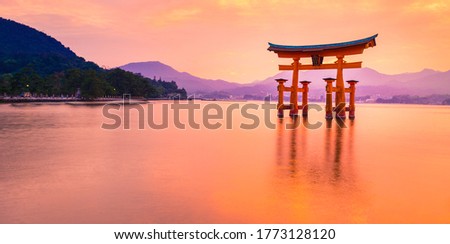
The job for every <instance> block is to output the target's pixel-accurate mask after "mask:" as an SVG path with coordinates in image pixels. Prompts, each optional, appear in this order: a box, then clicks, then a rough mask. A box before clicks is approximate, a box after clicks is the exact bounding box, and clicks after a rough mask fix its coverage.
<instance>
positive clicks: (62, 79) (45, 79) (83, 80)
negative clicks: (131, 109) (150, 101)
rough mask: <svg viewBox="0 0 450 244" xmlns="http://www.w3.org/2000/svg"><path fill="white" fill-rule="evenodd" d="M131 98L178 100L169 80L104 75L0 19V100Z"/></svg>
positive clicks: (57, 45)
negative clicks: (75, 96) (25, 97)
mask: <svg viewBox="0 0 450 244" xmlns="http://www.w3.org/2000/svg"><path fill="white" fill-rule="evenodd" d="M78 89H80V90H81V94H82V97H84V98H87V99H95V98H97V97H103V96H121V95H122V94H124V93H129V94H131V95H132V96H135V97H136V96H138V97H148V98H150V97H151V98H160V97H167V96H174V95H177V94H178V95H179V97H186V91H185V90H184V89H179V88H178V86H177V84H176V83H175V82H173V81H171V82H166V81H163V80H156V79H149V78H145V77H143V76H141V75H138V74H133V73H131V72H127V71H124V70H120V69H112V70H105V69H102V68H100V67H99V66H98V65H97V64H95V63H93V62H86V61H85V60H84V59H83V58H81V57H78V56H77V55H76V54H75V53H74V52H72V51H71V50H70V49H69V48H67V47H65V46H64V45H63V44H61V43H60V42H59V41H57V40H56V39H54V38H53V37H50V36H48V35H47V34H45V33H43V32H40V31H38V30H36V29H33V28H31V27H28V26H25V25H23V24H20V23H17V22H15V21H12V20H7V19H3V18H1V17H0V96H2V95H4V94H6V95H7V96H17V95H20V94H24V93H25V92H29V93H31V94H33V95H35V96H52V95H57V96H59V95H61V94H62V95H73V94H75V93H76V92H77V90H78Z"/></svg>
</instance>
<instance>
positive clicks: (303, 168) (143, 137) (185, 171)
mask: <svg viewBox="0 0 450 244" xmlns="http://www.w3.org/2000/svg"><path fill="white" fill-rule="evenodd" d="M163 103H167V102H155V105H154V108H155V111H154V114H155V116H156V117H157V118H158V120H160V119H161V111H160V110H161V109H162V106H161V105H162V104H163ZM200 104H201V105H202V106H205V105H206V104H207V103H205V102H202V103H200ZM217 104H219V105H220V107H221V108H223V109H224V110H226V109H227V108H228V107H229V106H230V105H231V103H227V102H217ZM256 104H260V102H256ZM243 105H245V103H240V104H239V106H240V107H242V106H243ZM115 113H116V114H120V111H119V112H117V111H115ZM169 113H171V111H169ZM250 113H253V114H257V115H258V116H260V118H263V110H250ZM137 114H138V113H137V112H136V111H133V112H132V114H131V115H132V116H131V120H132V121H131V129H129V130H124V129H123V128H122V127H123V126H122V127H121V128H119V129H115V130H105V129H102V128H101V125H102V123H112V120H110V119H107V118H104V117H103V116H102V107H101V106H73V105H66V104H59V105H57V104H50V105H45V104H44V105H35V104H19V105H15V106H13V105H8V104H3V105H0V222H1V223H450V190H449V186H450V150H449V145H450V126H449V123H450V107H443V106H418V105H366V104H358V105H357V113H356V116H357V118H356V119H355V120H354V121H350V120H348V119H347V120H346V121H345V126H346V127H347V128H341V126H342V124H338V123H336V120H333V122H332V123H330V124H327V123H326V122H325V119H324V111H320V112H316V111H311V113H310V116H309V120H310V122H311V123H315V122H321V123H323V125H322V126H321V127H320V128H318V129H314V130H311V129H307V128H305V126H303V125H302V124H303V123H304V121H303V120H302V119H299V120H297V121H296V123H298V125H299V126H298V127H297V128H296V129H285V128H284V126H285V125H286V124H291V123H293V121H292V119H291V118H289V117H287V118H284V119H282V120H279V119H277V118H276V114H275V111H273V112H272V114H271V116H270V118H271V120H272V122H273V123H275V124H276V125H277V126H276V128H275V129H270V128H267V127H266V126H264V124H260V125H259V126H258V127H257V128H256V129H252V130H244V129H240V128H239V125H240V124H241V123H251V122H252V121H251V120H249V119H247V118H244V117H242V116H241V115H240V114H239V113H238V112H237V111H235V112H233V114H232V115H233V117H232V120H231V121H232V122H233V127H234V128H233V129H226V127H225V120H215V121H218V122H222V124H223V125H222V127H221V128H219V129H215V130H211V129H207V128H205V126H204V125H201V126H200V129H193V128H189V127H187V128H186V129H184V130H181V129H177V128H175V127H174V126H173V125H172V122H171V123H170V124H171V125H170V126H169V128H167V129H163V130H154V129H151V128H149V127H148V126H146V127H145V128H144V129H143V130H140V129H138V124H137V121H138V116H137ZM195 115H196V117H195V120H196V121H197V122H201V121H202V115H201V113H200V112H197V113H196V114H195ZM173 119H174V118H173V116H172V115H171V114H170V116H169V121H173ZM181 119H182V120H184V121H185V122H187V113H182V115H181ZM146 121H147V118H145V122H146Z"/></svg>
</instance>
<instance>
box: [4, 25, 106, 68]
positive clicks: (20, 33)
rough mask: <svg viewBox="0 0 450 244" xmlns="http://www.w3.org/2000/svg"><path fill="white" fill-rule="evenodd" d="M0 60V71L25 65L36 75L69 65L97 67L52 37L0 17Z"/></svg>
mask: <svg viewBox="0 0 450 244" xmlns="http://www.w3.org/2000/svg"><path fill="white" fill-rule="evenodd" d="M0 60H1V61H2V62H1V65H0V73H14V72H17V71H19V70H20V69H22V68H23V67H26V66H33V69H34V70H35V71H36V73H38V74H40V75H49V74H52V73H54V72H58V71H63V70H67V69H70V68H82V69H89V68H91V69H99V67H98V66H97V65H96V64H94V63H92V62H86V61H85V60H84V59H83V58H81V57H78V56H77V55H76V54H75V53H74V52H72V51H71V50H70V49H69V48H67V47H65V46H63V45H62V44H61V43H60V42H59V41H57V40H56V39H54V38H53V37H50V36H48V35H47V34H45V33H43V32H40V31H38V30H35V29H33V28H31V27H28V26H26V25H22V24H19V23H17V22H14V21H12V20H7V19H3V18H0Z"/></svg>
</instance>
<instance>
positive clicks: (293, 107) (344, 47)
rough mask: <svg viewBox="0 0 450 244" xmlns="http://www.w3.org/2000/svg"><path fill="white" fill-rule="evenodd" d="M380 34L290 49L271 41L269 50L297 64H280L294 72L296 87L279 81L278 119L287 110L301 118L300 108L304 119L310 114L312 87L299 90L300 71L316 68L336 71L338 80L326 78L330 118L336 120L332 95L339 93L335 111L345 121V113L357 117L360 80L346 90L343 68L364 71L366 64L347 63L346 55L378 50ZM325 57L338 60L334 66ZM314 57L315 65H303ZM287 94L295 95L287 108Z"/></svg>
mask: <svg viewBox="0 0 450 244" xmlns="http://www.w3.org/2000/svg"><path fill="white" fill-rule="evenodd" d="M377 36H378V34H376V35H373V36H371V37H368V38H364V39H359V40H355V41H349V42H341V43H332V44H320V45H307V46H287V45H278V44H273V43H270V42H269V48H268V50H269V51H273V52H275V53H276V54H278V57H279V58H292V59H293V61H294V62H293V63H292V64H290V65H279V70H292V71H293V72H292V73H293V74H292V86H291V87H285V86H284V83H285V82H286V80H285V79H277V82H278V106H277V108H278V116H279V117H283V110H284V109H289V110H290V112H289V115H290V116H297V115H298V109H299V108H300V109H302V110H303V111H302V114H303V116H307V115H308V84H309V83H310V82H309V81H302V82H301V83H302V85H303V86H302V88H299V87H298V82H299V71H300V70H315V69H336V70H337V74H336V79H334V78H326V79H325V81H326V82H327V86H326V92H327V99H326V118H327V119H332V111H333V106H332V93H333V92H335V94H336V97H335V109H334V110H335V111H336V117H339V118H345V117H346V115H345V111H346V110H349V111H350V113H349V117H350V118H354V117H355V85H356V83H357V82H358V81H354V80H351V81H347V82H348V83H349V84H350V87H349V88H345V87H344V77H343V69H346V68H361V63H362V62H353V63H348V62H346V61H345V60H344V57H345V56H348V55H355V54H362V53H363V51H364V49H366V48H369V47H374V46H375V45H376V43H375V38H376V37H377ZM324 57H336V58H337V60H336V62H334V63H330V64H323V60H324ZM302 58H311V64H302V63H300V59H302ZM334 81H336V87H333V82H334ZM284 92H291V97H290V104H289V105H284V101H283V94H284ZM298 92H302V93H303V94H302V105H301V106H299V105H298ZM346 92H347V93H350V106H349V107H348V108H346V107H345V106H346V105H345V93H346Z"/></svg>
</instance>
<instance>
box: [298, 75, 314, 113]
mask: <svg viewBox="0 0 450 244" xmlns="http://www.w3.org/2000/svg"><path fill="white" fill-rule="evenodd" d="M300 83H301V84H302V85H303V86H302V91H303V93H302V115H303V117H307V116H308V92H309V88H308V85H309V84H310V83H311V81H307V80H304V81H300Z"/></svg>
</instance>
